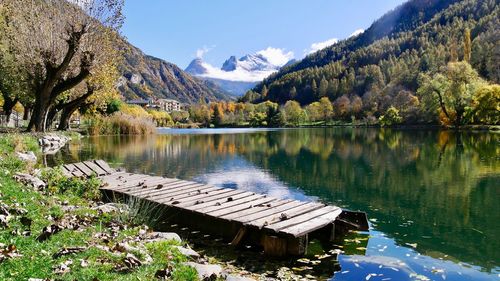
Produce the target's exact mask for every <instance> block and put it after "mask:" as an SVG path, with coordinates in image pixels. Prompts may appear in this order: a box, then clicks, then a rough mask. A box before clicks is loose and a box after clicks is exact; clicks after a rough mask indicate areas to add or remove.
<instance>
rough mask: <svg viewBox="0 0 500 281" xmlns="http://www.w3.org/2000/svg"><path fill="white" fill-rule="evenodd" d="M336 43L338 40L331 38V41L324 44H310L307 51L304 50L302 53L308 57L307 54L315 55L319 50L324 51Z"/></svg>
mask: <svg viewBox="0 0 500 281" xmlns="http://www.w3.org/2000/svg"><path fill="white" fill-rule="evenodd" d="M337 42H339V39H338V38H332V39H328V40H326V41H324V42H318V43H312V44H311V47H309V49H306V50H305V51H304V53H305V54H306V55H309V54H312V53H315V52H317V51H319V50H321V49H324V48H326V47H329V46H331V45H333V44H336V43H337Z"/></svg>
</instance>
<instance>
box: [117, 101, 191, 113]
mask: <svg viewBox="0 0 500 281" xmlns="http://www.w3.org/2000/svg"><path fill="white" fill-rule="evenodd" d="M127 104H130V105H138V106H140V107H143V108H145V109H156V110H162V111H166V112H172V111H180V110H182V104H181V103H180V102H179V101H177V100H173V99H158V100H153V99H136V100H129V101H127Z"/></svg>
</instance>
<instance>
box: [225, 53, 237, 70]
mask: <svg viewBox="0 0 500 281" xmlns="http://www.w3.org/2000/svg"><path fill="white" fill-rule="evenodd" d="M237 65H238V61H237V60H236V57H235V56H231V57H230V58H229V59H228V60H226V61H225V62H224V64H223V65H222V70H224V71H234V70H236V67H237Z"/></svg>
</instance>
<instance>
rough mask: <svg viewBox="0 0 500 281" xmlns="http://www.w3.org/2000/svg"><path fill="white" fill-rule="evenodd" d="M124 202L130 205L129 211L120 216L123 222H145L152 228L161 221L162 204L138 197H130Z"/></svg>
mask: <svg viewBox="0 0 500 281" xmlns="http://www.w3.org/2000/svg"><path fill="white" fill-rule="evenodd" d="M124 203H125V205H127V206H128V212H125V213H123V214H122V215H121V216H120V218H119V220H120V221H122V222H123V223H126V224H131V225H142V224H145V225H147V226H149V227H151V228H155V227H156V226H157V225H158V224H159V223H160V221H161V218H162V213H163V212H162V208H163V207H161V206H160V205H158V204H155V203H153V202H150V201H147V200H144V199H140V198H137V197H128V198H126V199H125V202H124Z"/></svg>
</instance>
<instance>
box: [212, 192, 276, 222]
mask: <svg viewBox="0 0 500 281" xmlns="http://www.w3.org/2000/svg"><path fill="white" fill-rule="evenodd" d="M276 200H278V199H276V198H272V197H267V196H264V198H261V199H257V200H254V201H250V202H246V203H242V204H239V205H235V206H233V207H230V208H225V209H222V210H218V211H213V212H210V213H208V214H209V215H211V216H214V217H220V216H224V215H228V214H231V213H234V212H239V211H242V210H245V209H251V208H253V207H254V206H258V205H260V204H267V203H269V202H273V201H276Z"/></svg>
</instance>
